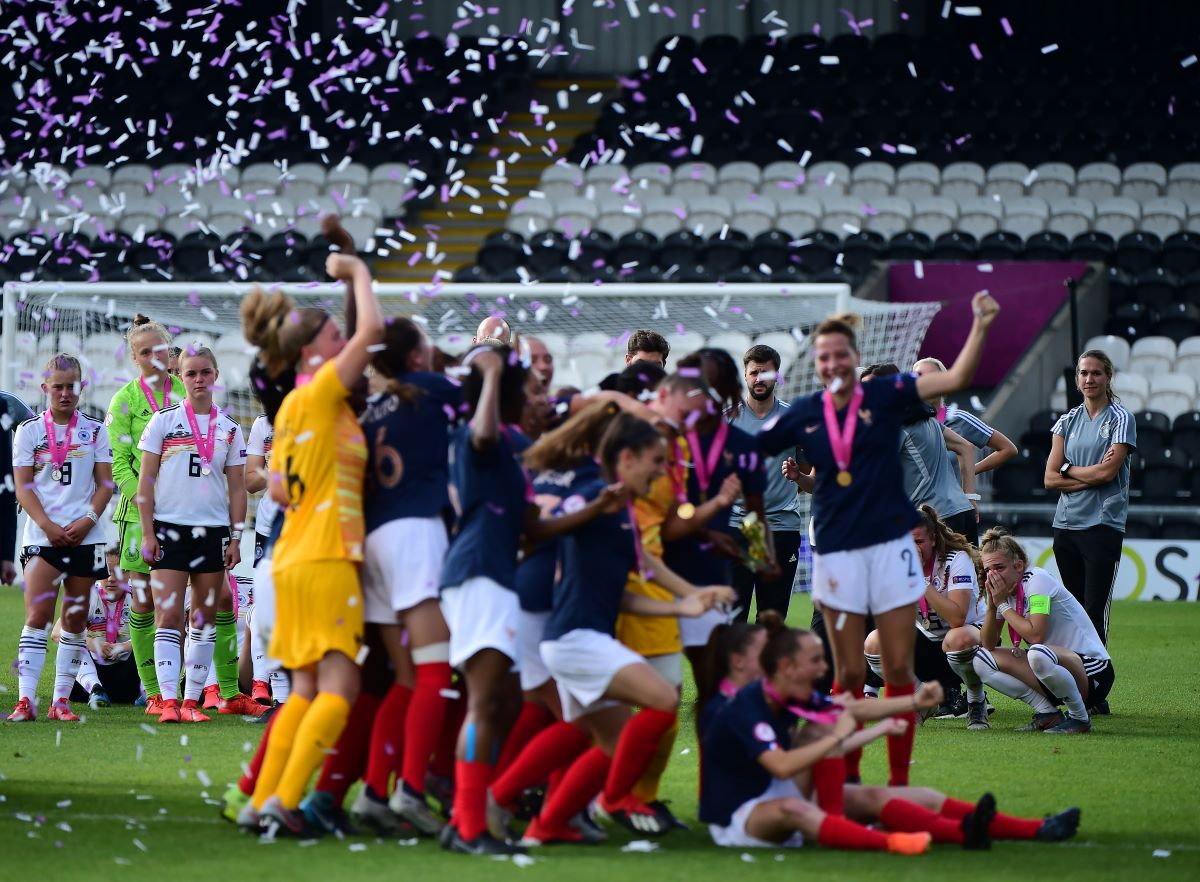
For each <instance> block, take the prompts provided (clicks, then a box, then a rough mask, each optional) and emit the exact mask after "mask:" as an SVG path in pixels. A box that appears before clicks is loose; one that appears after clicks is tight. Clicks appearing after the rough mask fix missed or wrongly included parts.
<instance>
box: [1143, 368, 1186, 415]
mask: <svg viewBox="0 0 1200 882" xmlns="http://www.w3.org/2000/svg"><path fill="white" fill-rule="evenodd" d="M1147 404H1148V406H1149V407H1151V408H1153V409H1154V410H1157V411H1161V412H1162V413H1164V414H1166V415H1167V416H1168V417H1169V418H1171V419H1174V418H1175V417H1177V416H1179V415H1180V414H1182V413H1187V412H1188V411H1190V410H1192V408H1193V407H1194V406H1195V404H1196V380H1195V379H1194V378H1192V377H1190V376H1189V375H1187V374H1175V373H1170V374H1158V375H1156V376H1153V377H1151V378H1150V398H1149V400H1148V402H1147Z"/></svg>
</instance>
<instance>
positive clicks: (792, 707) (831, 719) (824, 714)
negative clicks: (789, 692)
mask: <svg viewBox="0 0 1200 882" xmlns="http://www.w3.org/2000/svg"><path fill="white" fill-rule="evenodd" d="M762 688H763V693H764V694H765V695H766V696H767V698H769V699H771V701H773V702H775V703H776V704H777V705H779V706H780V707H781V708H783V709H784V710H785V711H787V712H788V713H790V714H794V715H795V716H797V717H800V718H801V719H802V720H808V721H809V722H810V723H820V724H822V725H826V726H832V725H833V724H834V723H835V722H837V718H838V715H839V714H841V712H842V711H844V710H845V708H844V707H842V706H841V705H840V704H834V703H833V702H830V703H829V704H827V705H825V706H824V707H805V706H804V705H802V704H795V703H791V704H789V703H788V702H787V701H786V700H785V699H784V697H783V696H782V695H780V694H779V690H778V689H776V688H775V687H774V686H772V685H771V682H770V681H769V680H768V679H767V678H766V677H763V679H762ZM813 695H814V696H816V695H817V693H816V692H814V693H813ZM810 703H811V702H810Z"/></svg>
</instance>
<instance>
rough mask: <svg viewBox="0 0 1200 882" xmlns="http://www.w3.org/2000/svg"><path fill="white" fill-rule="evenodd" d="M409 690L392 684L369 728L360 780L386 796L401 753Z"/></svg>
mask: <svg viewBox="0 0 1200 882" xmlns="http://www.w3.org/2000/svg"><path fill="white" fill-rule="evenodd" d="M412 694H413V693H412V690H411V689H409V688H408V687H407V686H401V685H400V684H399V683H394V684H392V688H391V689H389V690H388V694H387V695H386V696H384V699H383V702H382V703H381V704H380V705H379V710H378V711H377V712H376V714H375V725H374V726H373V727H372V728H371V747H370V750H369V753H370V758H369V759H368V760H367V773H366V775H364V776H363V780H364V781H366V783H367V786H368V787H370V788H371V789H372V790H373V791H374V792H375V795H376V796H382V797H384V798H386V797H387V795H388V784H389V782H390V781H391V778H392V772H394V771H395V770H396V769H398V768H400V761H401V759H402V757H403V756H404V717H405V714H407V713H408V703H409V702H410V701H411V700H412Z"/></svg>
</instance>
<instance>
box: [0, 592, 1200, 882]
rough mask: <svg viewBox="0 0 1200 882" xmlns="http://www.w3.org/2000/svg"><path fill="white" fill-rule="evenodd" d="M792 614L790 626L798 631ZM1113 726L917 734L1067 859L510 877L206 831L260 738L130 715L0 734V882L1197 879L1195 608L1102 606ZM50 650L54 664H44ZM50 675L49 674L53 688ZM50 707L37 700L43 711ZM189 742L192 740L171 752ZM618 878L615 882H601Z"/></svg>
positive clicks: (683, 760)
mask: <svg viewBox="0 0 1200 882" xmlns="http://www.w3.org/2000/svg"><path fill="white" fill-rule="evenodd" d="M808 614H809V606H808V603H807V600H806V598H797V602H796V604H795V606H794V611H793V614H792V617H791V618H792V621H793V622H795V623H801V622H806V621H807V617H808ZM21 616H22V612H21V600H20V596H19V593H18V591H17V590H16V589H10V588H0V635H2V636H0V640H3V642H4V645H5V648H4V658H5V660H6V663H5V665H4V670H3V671H2V672H0V686H2V687H3V688H4V689H6V690H7V692H4V693H0V700H2V701H4V702H5V704H4V709H5V712H7V709H8V707H9V706H10V705H11V704H12V703H13V702H14V701H15V693H16V680H15V677H14V675H13V671H12V669H11V667H10V666H9V664H8V663H7V662H8V661H9V660H11V659H12V657H13V656H14V655H15V653H16V642H17V635H18V632H19V630H20V625H21ZM1113 621H1114V629H1113V630H1114V634H1113V650H1114V655H1115V657H1116V659H1117V683H1116V687H1115V689H1114V691H1113V695H1112V698H1111V701H1112V705H1113V709H1114V715H1113V716H1111V717H1106V718H1100V719H1099V720H1097V722H1096V726H1095V729H1094V731H1093V733H1092V734H1091V735H1090V736H1087V737H1080V738H1069V739H1056V738H1052V737H1049V736H1044V735H1027V734H1018V733H1016V732H1013V731H1012V730H1013V729H1014V728H1015V727H1016V726H1018V725H1020V724H1022V723H1024V722H1025V720H1026V719H1027V718H1028V714H1027V711H1026V710H1025V708H1024V707H1023V706H1018V705H1017V704H1016V703H1014V702H1012V701H1009V700H1008V699H1006V698H1003V697H1000V696H995V695H993V696H992V700H993V702H994V703H995V704H996V706H997V711H996V714H995V716H994V717H993V718H992V726H993V728H992V730H991V731H990V732H982V733H975V732H967V731H966V728H965V724H964V721H961V720H945V721H936V720H935V721H930V722H929V723H928V724H927V725H926V726H925V727H924V728H923V729H922V730H921V731H920V733H919V734H918V736H917V741H916V751H915V755H914V765H913V769H912V780H913V783H914V784H927V785H930V786H933V787H938V788H941V789H943V790H946V791H948V792H950V793H952V794H954V795H956V796H959V797H961V798H965V799H975V798H976V797H978V795H979V794H980V793H981V792H982V791H984V790H992V791H993V792H994V793H995V794H996V797H997V799H998V801H999V805H1000V807H1001V809H1002V810H1007V811H1010V812H1014V813H1017V814H1025V815H1037V816H1040V815H1041V814H1043V813H1046V812H1049V811H1051V810H1057V809H1061V808H1064V807H1066V806H1068V805H1080V806H1082V807H1083V824H1082V827H1081V829H1080V833H1079V836H1078V837H1077V838H1076V839H1075V840H1074V841H1072V842H1069V843H1065V844H1062V845H1041V844H1037V843H998V844H997V845H996V846H995V847H994V849H993V850H992V851H990V852H983V853H967V852H962V851H961V850H959V849H958V848H956V847H950V846H938V847H935V848H934V850H933V852H932V853H931V854H929V855H926V856H924V857H919V858H903V857H893V856H890V855H880V854H860V853H848V852H834V851H825V850H822V849H819V848H815V847H810V848H805V849H803V850H802V851H799V852H786V851H768V850H755V851H743V850H739V849H730V850H726V849H718V848H716V847H714V846H713V845H712V844H711V842H710V841H709V839H708V836H707V833H706V832H705V831H703V830H702V828H701V827H700V825H699V824H696V823H693V828H692V830H691V831H690V832H683V833H672V834H671V835H670V836H668V837H667V838H665V839H664V840H662V842H661V845H660V848H659V850H658V851H656V852H654V853H650V854H646V853H622V851H621V847H622V846H623V845H624V844H626V842H628V841H629V837H627V836H626V835H625V834H624V832H623V831H614V832H613V834H612V838H611V840H610V842H609V843H608V844H607V845H604V846H600V847H594V848H587V847H582V846H572V847H556V848H547V849H540V850H537V851H535V852H534V854H533V858H534V863H533V864H532V865H527V866H516V865H514V864H512V863H510V862H499V861H490V860H483V859H476V858H469V857H461V856H458V855H449V854H444V853H443V852H441V851H440V850H438V848H437V847H436V846H435V845H434V844H432V843H429V842H422V843H420V844H419V845H411V846H409V845H401V844H398V843H397V842H395V841H382V840H376V839H370V838H363V839H356V840H345V841H337V840H333V839H326V840H323V841H321V842H318V843H316V844H312V845H301V844H299V843H296V842H294V841H280V842H276V843H273V844H261V843H259V842H258V841H256V840H255V839H253V838H251V837H248V836H243V835H240V834H239V833H238V832H237V831H235V830H234V829H233V827H231V826H230V825H229V824H227V823H225V822H223V821H221V820H219V819H218V817H217V806H216V801H217V800H219V798H220V796H221V793H222V792H223V791H224V789H225V785H226V784H227V783H228V782H230V781H232V780H234V778H235V777H236V776H237V774H239V770H240V767H241V764H242V763H243V762H244V761H245V760H247V759H248V757H249V751H250V750H251V749H252V745H253V744H254V743H256V742H257V739H258V735H259V732H260V731H261V730H260V728H259V727H258V726H255V725H252V724H249V723H245V722H243V721H242V720H241V719H240V718H238V719H222V718H214V720H213V722H211V723H208V724H206V725H202V726H187V727H183V726H177V727H170V728H165V727H157V726H155V727H151V729H152V731H147V730H145V729H144V728H143V727H142V723H143V722H145V717H143V716H141V714H140V710H139V711H134V710H133V709H130V708H111V709H107V710H102V711H88V710H87V709H86V708H83V713H84V714H85V716H86V723H85V724H83V725H79V724H52V723H48V722H46V721H45V720H44V719H43V720H39V721H38V722H37V723H36V724H32V725H21V726H16V725H9V724H2V723H0V879H6V880H7V879H11V880H24V879H39V880H47V882H50V880H57V879H71V880H73V882H77V880H79V879H87V878H101V879H113V880H143V879H147V880H150V879H153V880H162V879H167V880H171V882H185V880H192V879H196V880H206V882H211V880H240V879H286V880H288V882H301V880H314V882H317V880H319V882H329V880H340V879H356V880H358V879H370V878H401V877H404V878H410V879H421V880H428V882H436V880H455V882H467V880H474V879H483V878H488V879H492V880H500V879H528V880H537V879H548V880H549V879H555V880H558V879H570V880H573V882H574V880H592V879H597V880H605V882H611V880H613V879H614V878H639V877H640V878H646V879H653V880H655V882H666V880H675V879H687V880H691V882H694V880H699V879H727V878H734V877H735V876H738V877H741V878H750V877H753V878H754V879H756V880H773V879H789V880H795V879H805V878H814V879H815V878H826V879H832V878H838V879H887V880H903V879H924V880H928V879H931V878H935V879H937V878H940V879H953V880H959V879H971V880H972V882H974V880H981V879H1004V880H1013V879H1046V880H1056V882H1060V880H1074V879H1080V880H1084V879H1086V880H1096V879H1116V878H1121V879H1134V878H1136V879H1138V880H1139V882H1145V880H1150V879H1189V878H1190V879H1195V878H1200V832H1197V809H1198V808H1200V799H1198V798H1197V792H1198V789H1200V742H1198V738H1197V728H1198V724H1200V712H1198V710H1197V708H1198V707H1200V696H1198V695H1197V686H1196V683H1197V680H1196V669H1197V661H1198V660H1200V650H1198V649H1197V644H1196V635H1197V633H1198V632H1200V607H1198V606H1197V605H1195V604H1190V603H1187V604H1185V603H1120V604H1117V605H1116V607H1115V608H1114V610H1113ZM51 653H53V650H51ZM52 657H53V656H52V655H51V663H50V664H48V665H47V668H48V670H47V671H46V672H45V674H44V675H43V679H42V683H43V687H45V689H46V690H47V695H48V688H49V684H50V679H51V677H50V670H49V669H50V668H52ZM48 700H49V699H48V697H46V698H43V699H42V707H43V709H44V708H45V707H46V703H47V702H48ZM692 731H693V730H692V720H691V714H690V711H685V720H684V724H683V735H682V737H681V739H680V742H679V744H678V745H677V748H676V752H677V755H676V757H675V759H674V761H673V762H672V765H671V767H670V769H669V771H668V773H667V777H666V780H665V784H664V796H665V797H666V798H667V799H670V800H671V801H672V804H673V807H674V808H675V810H676V811H677V813H678V814H680V815H681V816H682V817H684V818H685V819H687V820H689V821H694V818H695V812H696V795H695V794H696V786H695V784H696V774H697V772H696V747H695V739H694V736H693V735H692ZM184 738H186V743H183V739H184ZM884 777H885V754H884V747H883V746H882V744H879V745H874V746H872V748H870V749H869V750H868V753H867V757H866V759H865V761H864V778H865V779H867V780H868V781H880V780H882V779H883V778H884ZM614 873H615V874H618V875H617V876H616V877H614V875H613V874H614Z"/></svg>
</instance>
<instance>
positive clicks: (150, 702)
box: [146, 695, 163, 717]
mask: <svg viewBox="0 0 1200 882" xmlns="http://www.w3.org/2000/svg"><path fill="white" fill-rule="evenodd" d="M162 712H163V697H162V696H161V695H151V696H150V697H149V698H147V699H146V716H148V717H158V716H161V715H162Z"/></svg>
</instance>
